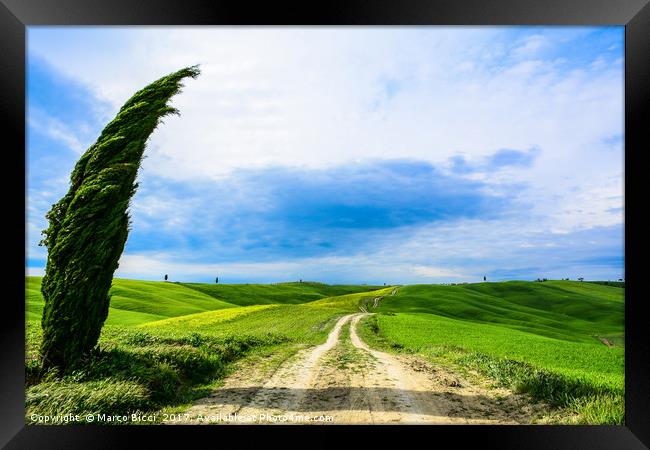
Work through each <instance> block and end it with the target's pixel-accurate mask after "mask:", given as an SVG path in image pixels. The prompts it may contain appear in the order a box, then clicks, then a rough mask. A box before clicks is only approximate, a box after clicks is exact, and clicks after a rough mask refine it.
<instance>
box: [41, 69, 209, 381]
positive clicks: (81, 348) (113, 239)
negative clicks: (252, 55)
mask: <svg viewBox="0 0 650 450" xmlns="http://www.w3.org/2000/svg"><path fill="white" fill-rule="evenodd" d="M198 74H199V70H198V68H196V67H189V68H186V69H182V70H180V71H178V72H175V73H173V74H171V75H168V76H166V77H163V78H161V79H159V80H158V81H155V82H154V83H152V84H150V85H149V86H147V87H145V88H144V89H142V90H140V91H139V92H137V93H136V94H135V95H134V96H133V97H131V99H129V100H128V101H127V102H126V103H125V104H124V106H123V107H122V108H121V109H120V111H119V112H118V114H117V116H116V117H115V119H113V121H111V122H110V123H109V124H108V125H107V126H106V127H105V128H104V130H103V131H102V133H101V135H100V136H99V138H98V140H97V142H95V143H94V144H93V145H92V146H91V147H90V148H89V149H88V150H87V151H86V152H85V153H84V154H83V155H82V156H81V158H80V159H79V161H78V162H77V164H76V165H75V168H74V170H73V171H72V175H71V177H70V189H69V191H68V193H67V194H66V195H65V196H64V197H63V198H62V199H61V200H59V202H58V203H56V204H54V205H53V206H52V209H51V210H50V211H49V212H48V213H47V215H46V217H47V219H48V220H49V227H48V228H47V229H46V230H44V231H43V235H44V239H43V241H42V244H43V245H45V246H47V248H48V259H47V266H46V269H45V276H44V278H43V282H42V287H41V289H42V293H43V298H44V299H45V307H44V310H43V317H42V327H43V343H42V349H41V352H42V357H43V363H44V366H45V367H60V368H62V369H64V370H65V369H67V368H69V367H70V366H71V365H73V364H74V363H76V362H77V361H78V360H79V359H80V358H81V357H82V356H83V355H86V354H88V353H89V352H90V350H91V349H92V348H94V347H95V345H96V344H97V340H98V338H99V334H100V331H101V328H102V326H103V324H104V321H105V320H106V317H107V315H108V308H109V302H110V297H109V289H110V287H111V281H112V279H113V273H114V272H115V270H116V269H117V266H118V260H119V258H120V255H121V254H122V250H123V249H124V245H125V243H126V239H127V236H128V223H129V216H128V213H127V208H128V206H129V202H130V200H131V197H132V196H133V194H134V192H135V190H136V188H137V184H136V183H135V179H136V175H137V172H138V169H139V167H140V164H141V161H142V155H143V152H144V149H145V144H146V141H147V139H148V138H149V136H150V135H151V133H152V132H153V131H154V129H155V128H156V126H157V125H158V123H159V122H160V120H161V118H163V117H165V116H167V115H169V114H177V113H178V111H177V110H176V109H174V108H172V107H170V106H168V104H167V103H168V101H169V99H170V98H171V97H172V96H174V95H175V94H177V93H178V92H179V91H180V89H181V87H182V85H181V83H180V82H181V80H182V79H183V78H186V77H192V78H194V77H196V76H198Z"/></svg>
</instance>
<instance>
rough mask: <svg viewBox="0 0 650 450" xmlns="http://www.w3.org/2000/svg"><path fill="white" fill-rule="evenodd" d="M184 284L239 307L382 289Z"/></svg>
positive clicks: (302, 301) (292, 285) (279, 284)
mask: <svg viewBox="0 0 650 450" xmlns="http://www.w3.org/2000/svg"><path fill="white" fill-rule="evenodd" d="M181 285H182V286H185V287H188V288H191V289H195V290H197V291H199V292H201V293H203V294H207V295H209V296H211V297H214V298H217V299H220V300H223V301H226V302H229V303H232V304H236V305H239V306H249V305H270V304H292V305H295V304H300V303H307V302H311V301H314V300H319V299H322V298H326V297H334V296H338V295H345V294H354V293H357V292H368V291H374V290H376V289H380V286H367V285H342V284H341V285H337V284H323V283H315V282H302V283H300V282H295V283H276V284H206V283H181Z"/></svg>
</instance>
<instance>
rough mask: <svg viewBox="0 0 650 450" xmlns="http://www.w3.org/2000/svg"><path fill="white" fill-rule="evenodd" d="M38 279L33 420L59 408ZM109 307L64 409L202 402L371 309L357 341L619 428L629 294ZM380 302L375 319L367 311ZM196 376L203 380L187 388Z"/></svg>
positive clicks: (199, 301) (170, 288)
mask: <svg viewBox="0 0 650 450" xmlns="http://www.w3.org/2000/svg"><path fill="white" fill-rule="evenodd" d="M40 280H41V279H40V278H39V277H27V278H26V283H25V288H26V320H27V340H28V342H27V344H28V352H27V367H28V371H27V373H28V380H31V381H29V382H28V385H29V383H32V384H33V387H30V388H29V390H28V394H29V393H32V394H33V395H32V394H29V395H28V398H29V399H32V400H29V401H28V410H29V411H41V412H44V411H50V412H57V411H59V409H58V408H59V406H57V405H56V404H55V403H51V402H49V401H47V400H46V399H44V397H42V396H39V395H40V394H38V393H39V392H40V391H39V389H45V387H42V386H41V384H39V383H40V381H39V376H40V375H38V373H39V372H38V361H37V358H36V352H37V349H38V345H39V341H40V323H39V322H40V318H41V314H42V310H43V298H42V296H41V293H40ZM393 293H395V295H392V294H393ZM111 295H112V299H111V305H110V306H111V307H110V310H109V316H108V319H107V321H106V326H105V327H104V329H103V331H102V337H101V338H100V347H101V348H102V349H103V350H102V351H103V352H104V353H103V355H104V356H102V358H104V360H105V361H108V362H107V363H105V364H106V367H107V368H102V367H104V366H102V365H101V364H100V365H99V366H97V367H99V368H97V367H94V366H93V367H91V368H89V369H87V370H86V371H85V372H84V373H85V374H86V375H84V377H85V378H83V377H82V380H83V381H82V382H78V381H76V379H75V380H67V379H63V380H61V381H56V382H54V384H53V385H52V386H50V387H48V388H47V389H49V391H48V392H59V391H57V389H60V390H61V391H60V395H61V396H62V397H61V398H68V397H66V396H68V395H73V394H74V395H91V394H83V392H85V391H84V389H88V392H89V393H92V392H95V391H96V389H98V388H96V384H97V383H100V385H101V386H103V387H102V388H101V389H105V391H106V396H105V398H104V397H101V396H102V395H104V394H96V395H98V396H100V397H101V398H102V401H106V402H108V403H106V404H103V405H104V406H103V407H105V408H107V409H109V410H110V408H113V409H115V411H122V410H123V408H125V407H123V406H119V405H118V404H117V403H115V404H113V403H110V402H113V401H117V400H114V399H120V398H130V397H128V395H126V394H124V395H122V394H120V395H117V396H116V394H115V393H116V392H118V391H119V392H122V391H121V390H122V389H123V390H125V392H127V391H128V392H131V391H130V389H135V390H134V391H133V392H136V391H137V392H140V391H139V390H138V389H144V391H142V392H148V394H146V393H142V392H140V394H138V395H139V396H140V397H137V398H136V397H133V398H132V399H131V400H132V401H133V405H134V406H133V407H134V408H136V409H137V408H145V405H149V406H146V407H155V408H159V407H161V406H163V405H170V404H173V403H174V402H177V401H184V400H180V399H182V398H187V396H190V397H195V396H198V395H200V392H199V391H196V393H193V392H195V391H193V389H198V388H196V386H197V383H198V385H201V383H208V382H211V381H210V380H213V379H214V377H219V376H221V375H222V374H223V373H224V368H223V367H224V364H226V363H228V362H229V361H231V360H234V359H236V358H238V357H241V356H243V355H244V354H245V353H246V352H248V351H251V349H254V348H264V349H284V350H288V349H289V347H288V346H287V345H288V344H290V345H291V346H293V347H291V348H295V346H301V345H305V344H316V343H319V342H322V341H324V339H325V338H326V336H327V333H328V332H329V330H330V329H331V327H332V326H333V324H334V322H335V320H336V318H337V317H339V316H341V315H343V314H346V313H350V312H355V311H359V306H365V307H366V308H367V309H368V310H369V312H374V313H377V314H375V315H373V316H370V317H368V318H366V319H365V320H364V321H363V322H362V326H361V327H360V330H359V331H360V334H361V336H362V337H363V339H364V340H366V342H368V343H369V344H370V345H371V346H376V347H380V348H384V349H386V350H389V351H401V350H399V349H403V350H407V351H409V352H415V353H419V354H421V355H423V356H425V357H428V358H432V359H434V360H435V361H444V362H446V363H450V364H455V365H457V366H459V367H465V368H470V369H475V370H478V371H480V372H483V373H484V374H486V375H487V376H489V377H491V378H493V379H495V380H497V381H499V382H500V383H502V384H504V385H507V386H509V387H512V388H514V389H516V390H517V389H523V390H526V391H528V392H531V393H533V394H534V395H536V396H537V397H538V398H540V399H543V400H545V401H550V402H551V403H553V404H556V405H560V406H563V407H571V408H573V410H572V411H574V412H575V413H576V415H575V416H576V417H580V419H579V420H582V421H583V422H585V423H622V420H623V415H624V407H623V405H624V403H623V394H624V349H623V347H622V346H623V342H624V339H623V338H624V318H623V312H624V296H625V289H624V288H620V287H613V286H607V285H603V284H595V283H585V282H583V283H580V282H572V281H547V282H542V283H536V282H523V281H511V282H502V283H477V284H463V285H453V286H451V285H410V286H402V287H399V288H398V289H397V290H395V288H394V287H384V286H381V287H378V286H366V285H357V286H354V285H325V284H321V283H311V282H305V283H278V284H270V285H262V284H242V285H215V284H200V283H165V282H152V281H137V280H123V279H116V280H114V285H113V288H112V289H111ZM380 296H383V298H382V299H381V301H380V302H379V306H378V307H377V308H374V307H373V303H374V302H373V299H374V298H375V297H380ZM606 344H607V345H606ZM396 349H397V350H396ZM284 350H283V351H284ZM269 351H271V350H269ZM273 351H276V350H273ZM109 369H110V370H109ZM165 374H167V375H165ZM193 374H203V375H201V376H200V377H199V378H196V379H195V378H193V377H194V375H193ZM197 376H198V375H197ZM102 383H104V384H102ZM134 383H135V384H134ZM39 386H40V387H39ZM138 386H139V387H138ZM164 389H167V391H164V392H163V390H164ZM68 392H69V394H68ZM101 392H103V391H101ZM30 395H32V396H30ZM92 395H95V394H92ZM134 395H135V394H134ZM53 398H54V397H53ZM34 399H37V400H34ZM30 401H32V403H30ZM70 402H73V400H70ZM71 404H72V403H71ZM110 405H113V406H110ZM152 405H153V406H152ZM118 406H119V407H118ZM48 408H50V409H48ZM127 409H128V408H127Z"/></svg>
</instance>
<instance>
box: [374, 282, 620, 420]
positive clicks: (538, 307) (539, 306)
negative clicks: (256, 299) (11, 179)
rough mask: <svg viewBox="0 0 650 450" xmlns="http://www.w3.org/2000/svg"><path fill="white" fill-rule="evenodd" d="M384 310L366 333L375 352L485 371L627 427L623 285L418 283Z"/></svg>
mask: <svg viewBox="0 0 650 450" xmlns="http://www.w3.org/2000/svg"><path fill="white" fill-rule="evenodd" d="M377 312H379V314H378V315H376V316H374V317H372V318H371V319H370V320H367V321H366V322H365V324H364V327H363V328H362V335H363V336H364V338H366V339H367V340H369V341H372V342H374V343H375V345H380V346H381V345H383V346H384V347H387V348H392V349H402V350H406V351H411V352H417V353H421V354H424V355H427V356H429V357H431V358H437V359H446V360H447V361H449V362H452V363H454V364H457V365H461V366H464V367H466V368H471V369H475V370H478V371H480V372H483V373H484V374H486V375H489V376H490V377H492V378H494V379H496V380H498V381H499V382H501V384H505V385H507V386H509V387H513V388H516V389H517V390H520V391H528V392H530V393H531V394H533V395H534V396H536V397H537V398H539V399H540V400H545V401H548V402H550V403H552V404H555V405H556V406H562V407H569V408H571V411H572V412H573V413H574V417H573V420H574V421H577V422H590V423H594V422H597V423H622V421H623V414H624V407H623V394H624V349H623V348H622V344H623V332H624V330H623V327H624V318H623V312H624V290H623V289H621V288H618V287H611V286H605V285H598V284H587V283H579V282H571V281H548V282H543V283H530V282H519V281H512V282H505V283H478V284H467V285H456V286H442V285H414V286H405V287H402V288H401V289H400V290H399V292H398V293H397V295H396V296H393V297H387V298H385V299H384V301H383V302H382V303H381V306H380V307H379V308H378V310H377ZM601 339H606V340H607V342H608V343H609V344H610V345H611V347H610V346H608V345H606V344H604V343H603V341H602V340H601Z"/></svg>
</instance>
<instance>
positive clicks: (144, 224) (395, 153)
mask: <svg viewBox="0 0 650 450" xmlns="http://www.w3.org/2000/svg"><path fill="white" fill-rule="evenodd" d="M26 38H27V41H26V43H27V44H26V50H27V53H26V55H25V58H26V59H25V63H26V80H25V87H26V98H25V105H26V143H27V145H26V149H25V176H26V199H25V201H26V211H25V214H26V224H25V225H26V230H25V233H26V242H25V246H26V247H25V251H26V261H25V338H26V342H25V423H26V424H27V425H30V426H32V425H54V426H68V425H75V424H84V425H208V426H222V425H244V426H247V425H623V424H625V345H624V344H625V320H624V309H625V254H624V247H625V245H624V244H625V236H624V228H625V227H624V225H625V222H624V216H625V209H624V156H625V155H624V142H625V136H624V67H625V60H624V54H625V51H624V50H625V28H624V27H623V26H598V27H592V26H575V27H569V26H548V27H545V26H507V27H506V26H480V27H469V26H410V27H401V26H391V27H387V26H381V27H370V26H368V27H352V26H335V27H334V26H330V27H325V26H322V27H321V26H317V27H316V26H314V27H295V26H292V27H289V26H286V27H285V26H265V27H249V26H236V27H235V26H137V27H136V26H78V27H76V26H29V27H27V33H26ZM630 329H632V328H630ZM628 337H629V336H628ZM193 430H195V429H193Z"/></svg>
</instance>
